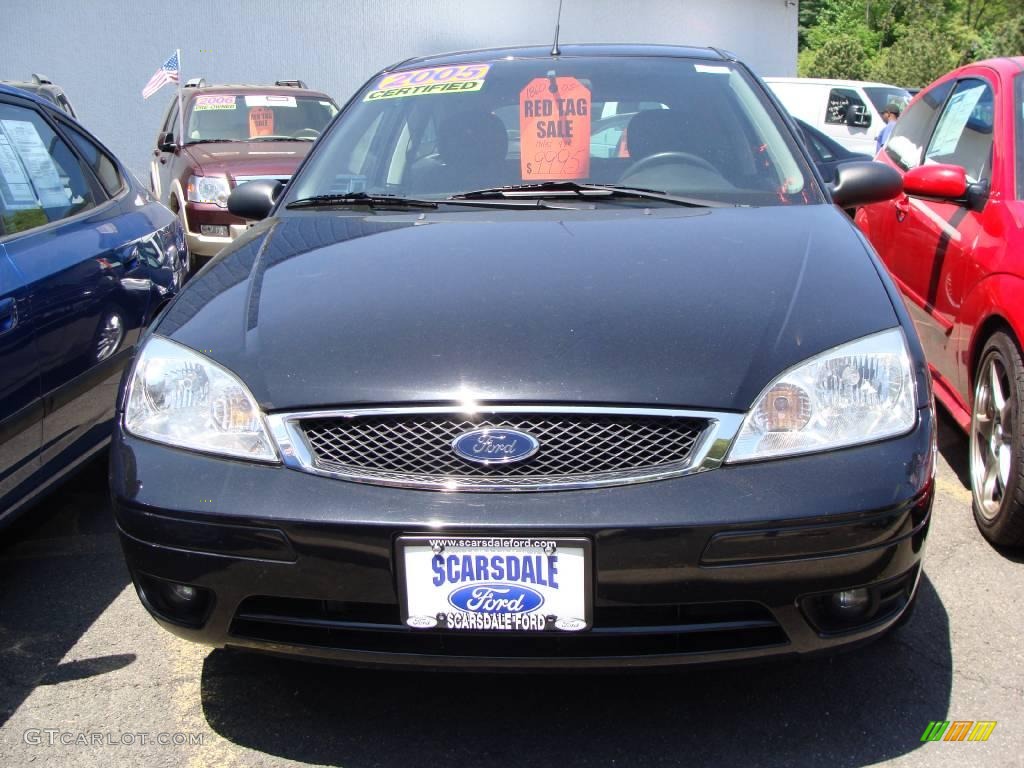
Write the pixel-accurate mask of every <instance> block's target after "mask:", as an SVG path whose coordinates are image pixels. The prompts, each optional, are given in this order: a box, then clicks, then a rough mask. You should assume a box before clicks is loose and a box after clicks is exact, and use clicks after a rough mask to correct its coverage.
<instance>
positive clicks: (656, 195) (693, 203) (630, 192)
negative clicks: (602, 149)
mask: <svg viewBox="0 0 1024 768" xmlns="http://www.w3.org/2000/svg"><path fill="white" fill-rule="evenodd" d="M563 195H573V196H577V197H584V198H588V199H590V198H612V197H614V198H620V199H623V198H633V199H638V200H659V201H661V202H664V203H671V204H673V205H684V206H687V207H690V208H731V207H735V204H733V203H720V202H716V201H714V200H700V199H697V198H691V197H680V196H678V195H670V194H668V193H667V192H662V191H661V190H657V189H643V188H640V187H623V186H618V185H615V184H580V183H578V182H575V181H544V182H540V183H538V184H514V185H511V186H505V187H491V188H488V189H476V190H473V191H472V192H460V193H459V194H457V195H451V196H450V197H449V198H448V199H449V200H493V199H495V198H499V199H500V198H517V197H518V198H523V197H538V198H539V197H561V196H563Z"/></svg>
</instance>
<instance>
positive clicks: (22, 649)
mask: <svg viewBox="0 0 1024 768" xmlns="http://www.w3.org/2000/svg"><path fill="white" fill-rule="evenodd" d="M128 583H129V576H128V570H127V568H126V567H125V565H124V557H123V556H122V555H121V550H120V546H119V543H118V540H117V533H116V529H115V526H114V519H113V514H112V512H111V509H110V493H109V490H108V488H107V464H106V452H104V453H103V454H102V456H101V457H99V458H97V459H93V460H92V461H90V462H89V464H88V465H87V466H85V467H82V470H81V471H80V472H79V473H78V474H77V476H76V477H75V478H73V479H71V480H70V481H69V482H68V483H67V484H65V485H63V486H62V487H60V488H59V489H57V490H56V491H55V492H54V493H53V495H50V496H48V497H46V498H45V499H42V500H41V501H40V502H39V503H38V504H36V505H35V506H34V507H33V508H31V509H28V510H26V511H25V512H24V514H23V515H22V516H21V518H20V519H19V520H18V521H17V522H16V523H15V524H14V525H12V526H11V527H9V528H6V529H5V530H3V531H0V584H2V585H3V588H2V589H0V725H3V724H4V723H5V722H7V720H8V719H9V718H10V717H11V715H12V714H14V712H15V711H16V710H17V709H18V707H19V706H21V704H22V702H23V701H24V700H25V699H26V698H28V696H29V694H31V693H32V691H33V690H35V688H36V687H37V686H39V685H51V684H54V683H57V682H62V681H65V680H78V679H83V678H86V677H93V676H95V675H100V674H104V673H106V672H110V671H113V670H116V669H120V668H122V667H125V666H127V665H128V664H131V663H132V662H134V661H135V655H134V654H116V655H111V656H101V657H98V658H94V659H82V660H78V661H74V662H69V663H66V664H61V660H62V659H63V658H64V656H65V655H67V652H68V651H69V650H70V649H71V648H72V647H73V646H74V645H75V643H76V642H77V641H78V639H79V638H80V637H81V636H82V635H83V634H84V633H85V631H86V630H88V629H89V627H90V626H91V625H92V624H93V622H94V621H95V620H96V619H97V618H98V617H99V616H100V614H102V613H103V611H104V610H106V608H107V606H109V605H110V603H111V602H113V600H114V598H116V597H117V596H118V595H119V594H120V593H121V592H122V591H123V590H124V588H125V586H127V585H128Z"/></svg>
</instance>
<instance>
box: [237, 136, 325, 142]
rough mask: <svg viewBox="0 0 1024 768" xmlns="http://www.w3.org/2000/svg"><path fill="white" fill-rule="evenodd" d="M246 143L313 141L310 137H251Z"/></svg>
mask: <svg viewBox="0 0 1024 768" xmlns="http://www.w3.org/2000/svg"><path fill="white" fill-rule="evenodd" d="M246 141H315V139H314V138H313V137H312V136H306V137H302V136H253V137H252V138H251V139H246Z"/></svg>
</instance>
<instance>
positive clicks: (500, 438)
mask: <svg viewBox="0 0 1024 768" xmlns="http://www.w3.org/2000/svg"><path fill="white" fill-rule="evenodd" d="M452 450H453V451H455V453H457V454H458V455H459V456H461V457H462V458H464V459H465V460H466V461H472V462H475V463H477V464H511V463H512V462H513V461H524V460H526V459H528V458H530V457H531V456H533V454H535V453H536V452H537V451H538V450H540V442H538V440H537V438H535V437H534V436H533V435H530V434H527V433H526V432H520V431H519V430H518V429H496V428H494V427H486V428H484V429H474V430H472V431H470V432H463V433H462V434H461V435H459V436H458V437H456V438H455V440H453V441H452Z"/></svg>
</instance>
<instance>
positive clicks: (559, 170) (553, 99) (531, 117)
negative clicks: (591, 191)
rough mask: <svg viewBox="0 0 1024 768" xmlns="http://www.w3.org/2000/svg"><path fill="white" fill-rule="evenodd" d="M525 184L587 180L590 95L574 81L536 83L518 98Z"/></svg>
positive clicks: (546, 79)
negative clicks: (562, 180) (553, 180)
mask: <svg viewBox="0 0 1024 768" xmlns="http://www.w3.org/2000/svg"><path fill="white" fill-rule="evenodd" d="M519 137H520V146H521V160H520V165H521V169H522V177H523V180H524V181H543V180H550V179H583V178H586V177H587V176H589V175H590V90H589V89H588V88H587V87H586V86H585V85H583V83H581V82H580V81H579V80H577V79H576V78H575V77H555V78H551V77H538V78H536V79H534V80H531V81H530V82H529V83H528V84H527V86H526V87H525V88H523V90H521V91H520V92H519Z"/></svg>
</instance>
